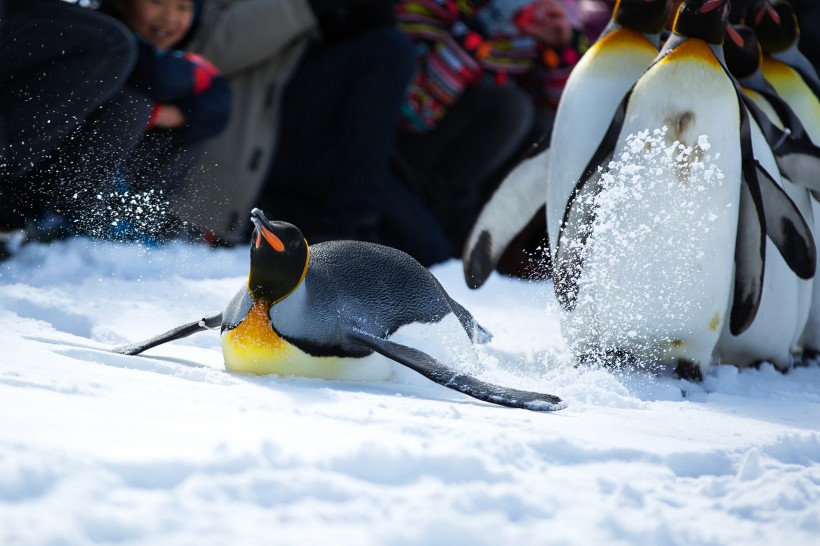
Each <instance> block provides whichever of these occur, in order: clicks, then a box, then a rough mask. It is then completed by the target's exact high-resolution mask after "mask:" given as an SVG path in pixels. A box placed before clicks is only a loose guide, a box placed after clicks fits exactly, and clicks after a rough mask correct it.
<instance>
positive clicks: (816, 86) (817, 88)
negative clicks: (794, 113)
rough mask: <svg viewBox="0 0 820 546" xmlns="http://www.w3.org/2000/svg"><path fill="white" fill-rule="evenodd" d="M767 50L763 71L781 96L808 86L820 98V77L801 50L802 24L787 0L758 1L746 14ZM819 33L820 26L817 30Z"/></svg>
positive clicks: (748, 22) (764, 50)
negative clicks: (799, 46)
mask: <svg viewBox="0 0 820 546" xmlns="http://www.w3.org/2000/svg"><path fill="white" fill-rule="evenodd" d="M746 23H747V24H748V25H749V26H750V27H751V28H752V30H754V32H755V34H756V35H757V39H758V41H759V42H760V47H761V48H762V49H763V66H762V68H763V74H764V75H765V76H766V79H767V80H769V81H770V82H771V83H772V85H774V87H775V89H777V92H778V93H780V94H781V95H783V94H784V92H786V91H787V90H788V91H790V92H797V90H800V91H801V92H803V91H805V89H808V90H809V91H811V94H813V95H814V97H815V98H816V99H820V78H818V75H817V72H816V71H815V69H814V67H813V66H812V64H811V62H809V60H808V59H807V58H806V57H805V55H803V53H801V52H800V50H799V49H798V44H799V41H800V26H799V25H798V23H797V17H795V15H794V10H793V9H792V6H791V4H789V3H788V2H787V1H786V0H756V1H755V2H754V3H753V4H752V6H751V8H750V9H749V12H748V14H747V16H746ZM813 31H814V32H817V29H813Z"/></svg>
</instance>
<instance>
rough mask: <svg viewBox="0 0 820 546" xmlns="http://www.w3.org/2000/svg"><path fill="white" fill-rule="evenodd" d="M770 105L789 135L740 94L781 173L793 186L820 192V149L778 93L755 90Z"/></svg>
mask: <svg viewBox="0 0 820 546" xmlns="http://www.w3.org/2000/svg"><path fill="white" fill-rule="evenodd" d="M755 91H756V92H757V93H760V95H761V96H763V98H765V99H766V101H767V102H768V103H769V105H770V106H771V107H772V109H773V110H774V111H775V113H776V114H777V117H779V118H780V121H781V122H782V123H783V126H784V127H785V128H786V129H787V130H786V131H783V130H781V129H780V128H779V127H777V126H776V125H775V124H774V123H772V121H771V120H770V119H769V117H768V116H767V115H766V114H765V113H764V112H763V111H762V110H761V109H760V107H759V106H758V105H757V104H755V103H754V101H753V100H752V99H751V98H750V97H749V96H748V95H746V93H742V94H741V98H742V99H743V103H744V104H745V105H746V108H747V109H748V110H749V114H751V116H752V117H753V118H754V120H755V121H756V122H757V124H758V126H759V127H760V130H761V131H762V133H763V136H764V137H765V138H766V142H768V143H769V147H771V149H772V151H773V152H774V154H775V159H776V160H777V166H778V168H779V169H780V172H781V173H783V175H784V176H785V177H786V178H788V179H789V180H790V181H791V182H794V183H795V184H798V185H800V186H803V187H806V188H808V189H810V190H813V191H820V147H817V146H815V145H814V143H813V142H812V141H811V137H809V135H808V133H807V132H806V128H805V127H804V126H803V123H802V122H801V121H800V118H798V117H797V114H795V113H794V110H792V109H791V107H790V106H789V105H788V104H787V103H786V101H784V100H783V99H782V98H781V97H780V96H779V95H777V94H776V93H773V92H770V91H766V90H763V89H755Z"/></svg>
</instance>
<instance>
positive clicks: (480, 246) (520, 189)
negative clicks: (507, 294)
mask: <svg viewBox="0 0 820 546" xmlns="http://www.w3.org/2000/svg"><path fill="white" fill-rule="evenodd" d="M546 136H549V135H548V134H547V135H545V137H542V139H541V140H539V141H538V142H537V143H536V144H534V145H533V146H532V147H531V148H530V150H529V151H528V153H527V155H526V156H524V157H522V158H521V159H520V160H519V161H518V162H516V163H514V165H515V166H514V167H513V168H512V169H511V170H510V171H509V172H508V173H507V174H506V175H505V176H504V178H503V179H502V180H503V181H502V182H501V184H500V185H499V186H498V188H496V190H495V192H493V194H492V196H491V197H490V199H489V200H487V202H486V203H485V204H484V207H483V208H482V210H481V213H480V214H479V216H478V218H477V219H476V221H475V224H474V225H473V227H472V229H471V230H470V234H469V235H468V236H467V240H466V241H465V243H464V249H463V251H462V256H461V257H462V262H463V264H464V281H465V282H466V283H467V286H469V287H470V288H473V289H476V288H479V287H481V286H482V285H483V284H484V283H485V282H486V280H487V278H488V277H489V276H490V274H491V273H492V272H493V271H495V268H496V266H497V265H498V262H499V261H500V260H501V257H502V256H503V255H504V252H505V251H506V250H507V247H509V245H510V243H511V242H512V241H513V239H515V237H516V236H518V234H520V233H521V232H522V231H523V230H524V229H525V228H526V227H527V225H528V224H529V222H530V221H531V220H532V219H533V218H534V217H535V215H536V214H538V212H539V210H540V208H541V207H542V206H543V205H544V201H545V198H546V195H547V168H548V166H549V160H550V151H549V150H550V148H549V147H548V144H544V142H545V141H546V142H547V143H548V142H549V139H548V138H546Z"/></svg>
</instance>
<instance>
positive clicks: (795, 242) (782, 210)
mask: <svg viewBox="0 0 820 546" xmlns="http://www.w3.org/2000/svg"><path fill="white" fill-rule="evenodd" d="M755 163H756V164H757V175H758V176H757V179H758V181H759V182H760V194H761V196H762V197H763V203H764V209H763V212H764V213H765V214H766V235H768V236H769V239H771V240H772V242H773V243H774V245H775V246H776V247H777V250H779V251H780V255H781V256H783V259H784V260H785V261H786V264H788V266H789V268H790V269H791V270H792V271H794V273H795V274H796V275H797V276H798V277H800V278H801V279H811V278H812V277H814V272H815V265H816V261H817V251H816V248H815V245H814V237H813V236H812V233H811V228H809V226H808V224H807V223H806V219H805V218H803V215H802V214H801V213H800V210H799V209H798V208H797V206H796V205H795V204H794V201H792V199H791V198H790V197H789V196H788V194H786V192H785V191H783V188H781V187H780V186H779V185H778V184H777V183H776V182H775V181H774V179H773V178H772V177H771V175H770V174H769V173H768V172H766V170H765V169H764V168H763V167H762V166H761V165H760V162H758V161H755Z"/></svg>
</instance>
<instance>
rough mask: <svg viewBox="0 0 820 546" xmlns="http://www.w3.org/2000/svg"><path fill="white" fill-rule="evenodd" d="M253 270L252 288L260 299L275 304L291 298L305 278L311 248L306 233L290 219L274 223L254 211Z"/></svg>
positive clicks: (249, 287)
mask: <svg viewBox="0 0 820 546" xmlns="http://www.w3.org/2000/svg"><path fill="white" fill-rule="evenodd" d="M251 222H253V225H254V229H253V238H252V240H251V270H250V273H249V274H248V289H249V290H250V291H251V295H252V296H253V299H254V300H256V301H259V300H265V301H267V302H269V303H271V304H274V303H276V302H277V301H280V300H282V299H284V298H285V297H287V296H288V295H289V294H290V293H291V292H293V291H294V290H295V289H296V287H297V286H299V284H300V283H301V282H302V280H303V279H304V278H305V274H306V273H307V264H308V257H309V253H310V251H309V250H308V244H307V241H305V237H304V236H303V235H302V232H301V231H300V230H299V228H297V227H296V226H294V225H293V224H288V223H287V222H271V221H270V220H268V219H267V218H266V217H265V214H264V213H263V212H262V211H261V210H259V209H253V210H252V211H251Z"/></svg>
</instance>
